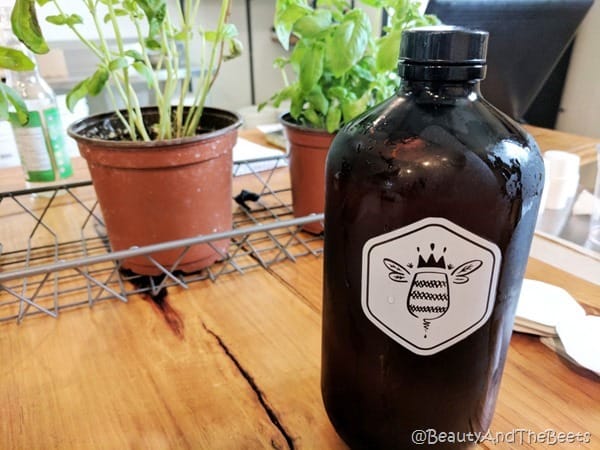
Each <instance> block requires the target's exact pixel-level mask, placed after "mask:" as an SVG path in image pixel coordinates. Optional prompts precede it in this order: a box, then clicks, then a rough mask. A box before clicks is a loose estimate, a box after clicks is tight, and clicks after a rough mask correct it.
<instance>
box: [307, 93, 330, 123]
mask: <svg viewBox="0 0 600 450" xmlns="http://www.w3.org/2000/svg"><path fill="white" fill-rule="evenodd" d="M306 100H308V102H309V103H310V105H311V106H312V107H313V109H314V110H315V111H316V112H318V113H319V114H321V115H323V116H324V115H326V114H327V110H328V109H329V101H328V100H327V97H325V95H324V94H323V90H322V89H321V87H320V86H315V88H314V89H313V90H312V91H310V92H309V93H308V95H307V96H306Z"/></svg>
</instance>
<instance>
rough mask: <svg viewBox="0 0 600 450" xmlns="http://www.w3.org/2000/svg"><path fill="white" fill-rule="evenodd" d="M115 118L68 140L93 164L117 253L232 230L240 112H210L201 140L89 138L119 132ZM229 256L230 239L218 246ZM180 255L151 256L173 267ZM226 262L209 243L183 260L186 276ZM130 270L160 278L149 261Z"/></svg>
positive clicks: (132, 262) (95, 119)
mask: <svg viewBox="0 0 600 450" xmlns="http://www.w3.org/2000/svg"><path fill="white" fill-rule="evenodd" d="M157 114H158V113H157V110H156V109H155V108H144V121H145V122H146V123H156V121H157V117H158V116H157ZM118 125H119V122H118V119H117V118H116V116H115V115H114V114H113V113H108V114H99V115H96V116H92V117H88V118H85V119H83V120H80V121H78V122H75V123H74V124H72V125H71V126H70V127H69V135H70V136H71V137H73V138H74V139H75V140H76V141H77V144H78V146H79V151H80V152H81V155H82V156H83V157H84V158H85V159H86V161H87V163H88V167H89V169H90V174H91V176H92V182H93V184H94V188H95V190H96V194H97V197H98V201H99V204H100V209H101V211H102V215H103V216H104V221H105V225H106V229H107V232H108V238H109V241H110V244H111V247H112V249H113V250H114V251H117V250H124V249H129V248H131V247H133V246H138V247H141V246H145V245H149V244H156V243H161V242H168V241H173V240H177V239H183V238H189V237H195V236H198V235H206V234H210V233H215V232H221V231H226V230H229V229H231V227H232V203H231V197H232V192H231V190H232V187H231V183H232V148H233V146H234V145H235V142H236V139H237V129H238V127H239V126H240V125H241V120H240V118H239V116H237V115H236V114H234V113H231V112H228V111H223V110H218V109H213V108H205V110H204V115H203V118H202V123H201V126H202V128H203V129H206V130H211V131H207V132H205V133H203V134H199V135H197V136H194V137H189V138H182V139H172V140H167V141H151V142H132V141H110V140H102V139H98V138H90V137H89V135H90V132H91V133H94V132H95V131H96V130H98V129H102V128H104V129H106V128H107V127H108V128H110V127H111V126H112V127H118ZM213 245H215V247H217V248H218V249H219V250H220V251H221V252H223V253H226V251H227V247H228V245H229V242H228V241H221V242H216V243H213ZM180 254H181V249H175V250H167V251H161V252H158V253H155V254H152V257H153V258H154V259H156V260H157V261H158V262H159V263H160V264H162V265H163V266H165V267H166V268H167V269H169V268H170V267H171V266H172V265H173V264H174V263H175V262H176V260H177V259H178V258H179V256H180ZM219 259H221V256H220V255H219V253H218V252H216V251H215V250H213V249H212V248H211V247H210V246H209V245H207V244H203V245H194V246H192V247H191V248H190V249H189V250H188V252H187V253H186V254H185V256H184V257H183V259H182V260H181V261H180V262H179V264H178V266H177V269H179V270H182V271H185V272H194V271H198V270H201V269H203V268H205V267H207V266H209V265H210V264H212V263H214V262H215V261H217V260H219ZM122 265H123V267H125V268H127V269H131V270H132V271H134V272H136V273H139V274H145V275H157V274H159V273H161V272H160V270H159V269H158V268H157V267H156V266H154V265H153V264H152V263H151V262H150V261H149V260H148V259H147V258H146V257H144V256H141V257H133V258H127V259H125V260H124V261H122Z"/></svg>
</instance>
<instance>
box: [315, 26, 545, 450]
mask: <svg viewBox="0 0 600 450" xmlns="http://www.w3.org/2000/svg"><path fill="white" fill-rule="evenodd" d="M487 41H488V33H486V32H483V31H475V30H468V29H464V28H457V27H443V26H442V27H427V28H418V29H412V30H408V31H405V32H404V34H403V37H402V44H401V50H400V64H399V73H400V76H401V78H402V82H401V86H400V88H399V90H398V92H397V95H395V96H394V97H393V98H390V99H388V100H386V101H385V102H383V103H382V104H380V105H378V106H376V107H375V108H373V109H372V110H370V111H368V112H366V113H365V114H363V115H362V116H361V117H359V118H357V119H355V120H354V121H353V122H351V123H349V124H348V125H347V126H345V127H344V128H343V129H342V130H341V131H340V132H339V133H338V135H337V136H336V138H335V140H334V141H333V143H332V146H331V148H330V151H329V154H328V159H327V166H326V205H325V251H324V252H325V256H324V298H323V342H322V376H321V388H322V395H323V400H324V403H325V407H326V410H327V413H328V415H329V417H330V419H331V421H332V423H333V425H334V427H335V429H336V430H337V432H338V433H339V434H340V436H341V437H342V438H343V439H344V440H345V441H346V442H347V443H348V444H349V445H350V446H351V447H352V448H369V449H407V448H411V447H413V446H414V447H421V448H422V446H423V445H422V444H436V447H435V448H466V447H469V446H471V445H473V444H474V443H475V442H476V441H477V440H478V439H479V438H480V436H481V435H478V434H477V433H485V432H486V431H487V430H488V427H489V425H490V422H491V419H492V416H493V412H494V407H495V402H496V397H497V394H498V389H499V385H500V380H501V377H502V371H503V367H504V362H505V357H506V351H507V348H508V345H509V341H510V337H511V332H512V325H513V320H514V314H515V308H516V303H517V299H518V296H519V291H520V289H521V283H522V280H523V275H524V271H525V265H526V263H527V257H528V254H529V249H530V245H531V240H532V236H533V231H534V226H535V221H536V217H537V212H538V206H539V201H540V196H541V190H542V186H543V178H544V174H543V163H542V159H541V155H540V152H539V149H538V147H537V145H536V143H535V142H534V141H533V139H532V138H531V137H530V136H529V135H528V134H527V133H526V132H525V131H524V130H523V129H521V127H519V126H518V125H517V124H516V123H515V122H513V121H512V120H511V119H509V118H508V117H507V116H506V115H504V114H503V113H502V112H500V111H499V110H497V109H496V108H494V107H493V106H492V105H490V104H489V103H488V102H487V101H486V100H485V99H484V98H483V97H482V95H481V93H480V89H479V84H480V80H482V79H483V78H484V76H485V70H486V65H485V57H486V49H487ZM444 433H445V434H444Z"/></svg>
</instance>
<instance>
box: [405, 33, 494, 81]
mask: <svg viewBox="0 0 600 450" xmlns="http://www.w3.org/2000/svg"><path fill="white" fill-rule="evenodd" d="M488 36H489V33H488V32H487V31H481V30H470V29H468V28H462V27H454V26H446V25H438V26H431V27H421V28H412V29H409V30H405V31H404V32H403V33H402V41H401V44H400V76H401V77H402V78H405V79H411V80H440V81H443V80H448V81H453V80H455V81H460V80H475V79H483V78H484V77H485V69H486V59H485V58H486V54H487V44H488Z"/></svg>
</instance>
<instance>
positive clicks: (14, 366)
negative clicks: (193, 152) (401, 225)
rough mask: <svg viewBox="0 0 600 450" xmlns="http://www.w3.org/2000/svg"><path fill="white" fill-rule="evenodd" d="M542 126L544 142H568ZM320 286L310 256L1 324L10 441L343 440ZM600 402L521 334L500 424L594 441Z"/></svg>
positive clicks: (540, 275) (167, 444) (192, 443)
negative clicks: (325, 355) (323, 359)
mask: <svg viewBox="0 0 600 450" xmlns="http://www.w3.org/2000/svg"><path fill="white" fill-rule="evenodd" d="M535 131H537V132H538V136H537V139H538V140H539V141H540V144H541V146H542V148H545V149H548V148H552V147H553V145H552V144H553V143H555V142H562V141H561V140H564V141H565V142H567V141H568V139H567V138H565V136H564V135H563V134H560V133H555V132H548V131H546V130H534V134H535ZM554 138H555V140H553V139H554ZM583 141H585V139H582V142H579V141H578V142H576V143H575V144H574V145H575V146H577V145H579V146H580V147H579V148H586V146H588V145H592V144H593V143H591V142H583ZM0 179H1V176H0ZM7 220H8V221H11V220H14V218H10V217H9V218H6V217H3V218H1V219H0V221H3V222H2V226H3V228H2V230H5V229H7V228H4V224H5V223H7V222H6V221H7ZM14 232H16V231H15V230H13V229H12V228H11V231H10V233H14ZM2 238H3V239H4V238H5V236H2ZM527 277H530V278H534V279H539V280H542V281H547V282H550V283H553V284H556V285H559V286H561V287H563V288H565V289H566V290H567V291H569V292H570V293H571V294H572V295H573V296H574V297H575V298H576V299H577V300H578V301H580V302H581V303H582V304H584V305H585V307H586V308H587V309H588V311H598V308H600V288H599V287H598V285H594V284H592V283H588V282H585V281H582V280H580V279H578V278H577V277H576V276H574V275H571V274H568V273H566V272H564V271H561V270H559V269H556V268H554V267H551V266H549V265H547V264H544V263H542V262H540V261H537V260H534V259H530V261H529V265H528V267H527ZM321 289H322V258H321V257H315V256H312V255H309V256H305V257H302V258H299V259H298V260H297V261H296V262H295V263H293V262H291V261H286V262H282V263H279V264H275V265H272V266H271V267H270V268H269V269H260V268H258V269H255V270H251V271H249V272H247V273H246V274H244V275H241V274H238V273H233V274H229V275H224V276H221V277H219V278H218V279H217V281H216V282H214V283H213V282H210V281H205V282H200V283H197V284H193V285H191V286H190V288H189V289H187V290H186V289H183V288H169V290H168V295H167V297H166V299H164V301H163V302H153V301H151V299H150V298H148V297H145V296H140V295H133V296H131V297H130V298H129V301H128V303H124V302H120V301H108V302H106V301H105V302H101V303H98V304H97V305H95V306H94V307H93V308H88V307H80V308H76V309H73V310H70V311H65V312H63V313H61V315H60V316H59V318H58V319H52V318H50V317H47V316H34V317H28V318H27V319H26V320H25V321H24V322H23V323H22V324H20V325H17V324H16V323H15V322H12V321H11V322H5V323H0V449H69V448H77V449H79V448H83V449H87V448H98V449H123V448H140V449H141V448H144V449H146V448H152V449H163V448H177V449H179V448H183V449H185V448H189V449H211V450H213V449H239V448H243V449H255V448H256V449H258V448H281V449H285V448H298V449H336V448H345V445H344V444H343V442H342V441H341V440H340V439H339V437H338V436H337V435H336V433H335V431H334V429H333V427H332V426H331V424H330V422H329V420H328V419H327V416H326V413H325V410H324V408H323V405H322V401H321V397H320V386H319V376H320V336H321V328H320V327H321V295H322V293H321ZM65 295H68V294H65ZM599 405H600V380H599V378H598V377H597V376H595V375H593V374H592V373H591V372H588V371H585V370H583V369H579V368H577V367H574V366H573V365H572V364H570V363H568V362H566V361H565V360H563V359H561V358H560V357H559V356H557V355H556V354H555V353H553V352H552V351H551V350H549V349H548V348H546V347H545V346H543V345H542V344H541V343H540V342H539V340H538V339H537V338H535V337H531V336H527V335H523V334H519V333H515V334H514V335H513V338H512V341H511V346H510V349H509V354H508V359H507V364H506V369H505V373H504V377H503V381H502V385H501V390H500V394H499V399H498V405H497V408H496V414H495V416H494V421H493V424H492V432H494V433H495V432H504V433H506V432H510V431H511V430H514V429H522V430H532V431H534V432H541V431H544V430H547V429H552V430H554V431H556V432H565V433H566V432H574V433H577V432H589V433H591V441H590V443H587V444H584V443H580V444H572V445H563V446H560V445H558V446H555V447H554V448H588V449H598V448H600V406H599ZM481 447H482V448H540V445H539V444H538V445H534V444H526V445H523V446H518V445H511V444H506V443H505V444H500V445H497V446H494V445H491V444H490V443H484V444H482V445H481Z"/></svg>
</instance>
